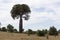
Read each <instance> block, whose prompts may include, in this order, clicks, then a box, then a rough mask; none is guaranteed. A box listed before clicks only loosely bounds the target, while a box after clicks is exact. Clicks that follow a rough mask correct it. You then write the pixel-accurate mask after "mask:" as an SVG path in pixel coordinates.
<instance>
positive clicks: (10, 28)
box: [7, 24, 14, 32]
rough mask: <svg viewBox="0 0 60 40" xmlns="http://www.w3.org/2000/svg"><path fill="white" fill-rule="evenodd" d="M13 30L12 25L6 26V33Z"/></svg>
mask: <svg viewBox="0 0 60 40" xmlns="http://www.w3.org/2000/svg"><path fill="white" fill-rule="evenodd" d="M13 28H14V27H13V26H12V25H10V24H8V25H7V31H8V32H13V30H14V29H13Z"/></svg>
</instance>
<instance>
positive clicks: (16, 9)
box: [11, 4, 31, 33]
mask: <svg viewBox="0 0 60 40" xmlns="http://www.w3.org/2000/svg"><path fill="white" fill-rule="evenodd" d="M30 12H31V10H30V8H29V6H28V5H26V4H22V5H21V4H16V5H14V6H13V7H12V10H11V16H12V18H13V19H15V18H17V19H18V18H20V22H19V32H20V33H22V32H23V20H22V18H25V20H28V19H29V15H28V14H29V13H30ZM23 16H24V17H23Z"/></svg>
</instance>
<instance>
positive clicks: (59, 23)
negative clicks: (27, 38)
mask: <svg viewBox="0 0 60 40" xmlns="http://www.w3.org/2000/svg"><path fill="white" fill-rule="evenodd" d="M15 4H27V5H28V6H29V7H30V10H31V14H30V18H29V20H24V19H23V28H24V29H25V30H28V29H32V30H38V29H39V30H42V29H49V28H50V27H51V26H55V27H56V28H57V29H60V0H0V22H1V27H6V26H7V25H8V24H11V25H13V26H14V28H16V29H17V30H19V19H15V20H13V18H12V17H11V13H10V11H11V9H12V7H13V6H14V5H15Z"/></svg>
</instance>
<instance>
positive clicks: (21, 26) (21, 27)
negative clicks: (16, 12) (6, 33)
mask: <svg viewBox="0 0 60 40" xmlns="http://www.w3.org/2000/svg"><path fill="white" fill-rule="evenodd" d="M19 32H20V33H22V32H23V22H22V15H20V21H19Z"/></svg>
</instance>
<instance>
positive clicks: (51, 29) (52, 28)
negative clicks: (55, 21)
mask: <svg viewBox="0 0 60 40" xmlns="http://www.w3.org/2000/svg"><path fill="white" fill-rule="evenodd" d="M49 34H50V35H55V36H56V35H58V32H57V29H56V28H55V27H54V26H52V27H50V29H49Z"/></svg>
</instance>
